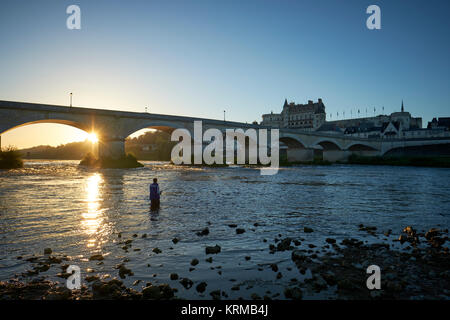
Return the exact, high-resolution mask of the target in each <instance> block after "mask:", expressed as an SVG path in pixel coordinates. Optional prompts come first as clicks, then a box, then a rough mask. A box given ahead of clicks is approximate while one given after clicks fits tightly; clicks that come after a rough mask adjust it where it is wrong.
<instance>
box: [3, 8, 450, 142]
mask: <svg viewBox="0 0 450 320" xmlns="http://www.w3.org/2000/svg"><path fill="white" fill-rule="evenodd" d="M72 4H75V5H78V6H79V7H80V9H81V29H80V30H69V29H68V28H67V27H66V20H67V18H68V17H69V14H67V13H66V8H67V7H68V6H69V5H72ZM372 4H376V5H378V6H379V7H380V9H381V29H380V30H369V29H368V28H367V27H366V20H367V18H368V17H369V14H367V13H366V9H367V7H368V6H369V5H372ZM449 14H450V1H442V0H428V1H416V0H409V1H403V0H389V1H373V0H371V1H365V0H346V1H339V0H304V1H300V0H297V1H293V0H270V1H269V0H239V1H234V0H228V1H225V0H220V1H218V0H179V1H177V0H155V1H152V0H150V1H149V0H147V1H137V0H127V1H125V0H96V1H87V0H83V1H75V0H70V1H66V0H37V1H24V0H2V1H1V2H0V100H11V101H26V102H35V103H48V104H58V105H68V104H69V93H70V92H73V105H74V106H81V107H93V108H101V109H113V110H123V111H137V112H143V111H144V110H145V107H147V108H148V112H154V113H163V114H173V115H186V116H197V117H205V118H214V119H222V118H223V112H224V110H225V111H226V118H227V120H234V121H241V122H252V121H254V120H257V121H261V115H262V114H263V113H269V112H271V111H273V112H280V111H281V108H282V105H283V102H284V99H285V98H286V99H288V101H295V102H296V103H306V102H307V101H308V100H314V101H317V99H318V98H322V99H323V102H324V103H325V106H326V112H327V119H328V120H336V119H342V118H343V111H345V117H346V118H349V117H350V113H351V111H350V110H352V115H353V117H355V115H356V113H357V110H358V109H360V111H361V114H360V116H365V114H366V108H367V110H368V114H367V115H369V116H370V115H373V114H374V111H373V109H374V108H376V114H378V113H381V112H382V107H384V113H390V112H394V111H400V106H401V101H402V100H403V101H404V104H405V109H406V111H409V112H411V114H412V115H413V116H416V117H422V118H423V124H424V126H426V123H427V121H430V120H431V119H432V118H433V117H437V116H440V117H443V116H450V90H449V88H450V59H449V56H450V54H449V53H450V40H449V39H450V37H449V33H450V19H448V15H449ZM338 112H339V117H337V113H338ZM330 114H332V118H331V119H330ZM85 137H86V133H84V132H82V131H80V130H78V129H75V128H72V127H69V126H65V125H57V124H33V125H29V126H24V127H20V128H16V129H13V130H10V131H8V132H7V133H4V134H3V135H2V145H3V146H5V145H15V146H17V147H19V148H24V147H30V146H34V145H41V144H48V145H59V144H62V143H67V142H70V141H77V140H83V139H84V138H85Z"/></svg>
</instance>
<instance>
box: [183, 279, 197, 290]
mask: <svg viewBox="0 0 450 320" xmlns="http://www.w3.org/2000/svg"><path fill="white" fill-rule="evenodd" d="M180 283H181V285H182V286H183V287H184V288H185V289H190V288H191V287H192V285H193V284H194V282H192V280H191V279H189V278H183V279H181V281H180Z"/></svg>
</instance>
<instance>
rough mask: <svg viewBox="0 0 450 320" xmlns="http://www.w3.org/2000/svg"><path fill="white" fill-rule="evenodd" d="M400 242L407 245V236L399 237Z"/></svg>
mask: <svg viewBox="0 0 450 320" xmlns="http://www.w3.org/2000/svg"><path fill="white" fill-rule="evenodd" d="M398 241H400V243H401V244H403V243H405V242H406V241H407V238H406V236H404V235H403V234H401V235H400V236H399V237H398Z"/></svg>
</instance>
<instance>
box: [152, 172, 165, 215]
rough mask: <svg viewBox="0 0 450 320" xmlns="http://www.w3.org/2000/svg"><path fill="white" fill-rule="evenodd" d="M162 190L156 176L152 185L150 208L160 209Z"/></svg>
mask: <svg viewBox="0 0 450 320" xmlns="http://www.w3.org/2000/svg"><path fill="white" fill-rule="evenodd" d="M161 193H162V192H161V191H159V185H158V179H156V178H154V179H153V183H152V184H151V185H150V201H151V204H150V210H152V211H153V210H158V209H159V197H160V195H161Z"/></svg>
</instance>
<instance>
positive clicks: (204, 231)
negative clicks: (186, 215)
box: [197, 227, 209, 237]
mask: <svg viewBox="0 0 450 320" xmlns="http://www.w3.org/2000/svg"><path fill="white" fill-rule="evenodd" d="M208 234H209V228H208V227H206V228H205V229H203V230H202V231H199V232H197V235H198V236H200V237H201V236H206V235H208Z"/></svg>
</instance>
